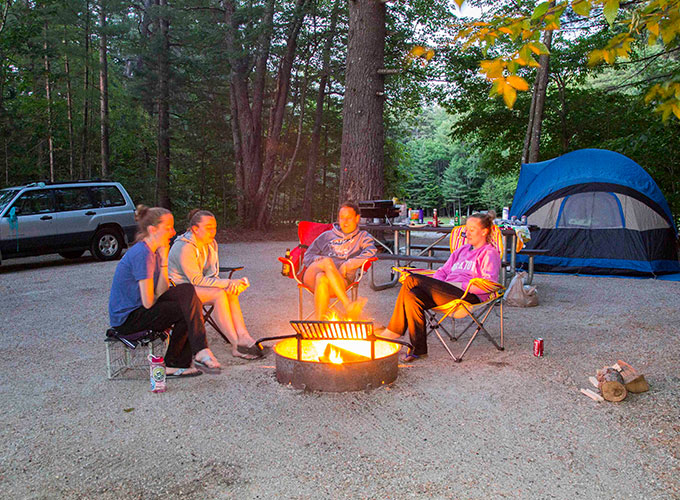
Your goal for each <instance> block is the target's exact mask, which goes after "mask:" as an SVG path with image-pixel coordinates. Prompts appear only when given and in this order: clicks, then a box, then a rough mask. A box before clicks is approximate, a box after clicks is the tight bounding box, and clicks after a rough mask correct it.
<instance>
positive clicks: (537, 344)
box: [534, 339, 543, 356]
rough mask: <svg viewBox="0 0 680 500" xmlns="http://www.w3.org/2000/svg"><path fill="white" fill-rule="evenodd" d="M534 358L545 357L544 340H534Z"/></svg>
mask: <svg viewBox="0 0 680 500" xmlns="http://www.w3.org/2000/svg"><path fill="white" fill-rule="evenodd" d="M534 356H543V339H534Z"/></svg>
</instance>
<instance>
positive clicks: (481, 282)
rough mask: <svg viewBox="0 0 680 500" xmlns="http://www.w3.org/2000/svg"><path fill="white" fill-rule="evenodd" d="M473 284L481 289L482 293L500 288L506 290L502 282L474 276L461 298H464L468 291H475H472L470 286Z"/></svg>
mask: <svg viewBox="0 0 680 500" xmlns="http://www.w3.org/2000/svg"><path fill="white" fill-rule="evenodd" d="M472 286H475V287H477V288H479V289H481V290H482V292H481V293H493V292H497V291H499V290H504V288H503V285H501V284H500V283H496V282H495V281H491V280H487V279H484V278H472V279H471V280H470V282H469V283H468V285H467V287H466V288H465V293H464V294H463V296H462V297H461V299H464V298H465V297H466V296H467V294H468V293H473V292H470V287H472ZM475 295H476V294H475Z"/></svg>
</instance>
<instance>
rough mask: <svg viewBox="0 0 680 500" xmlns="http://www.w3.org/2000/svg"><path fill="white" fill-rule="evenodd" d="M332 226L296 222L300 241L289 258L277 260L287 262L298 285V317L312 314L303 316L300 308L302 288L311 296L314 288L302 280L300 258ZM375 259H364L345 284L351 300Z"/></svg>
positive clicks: (301, 317) (292, 277)
mask: <svg viewBox="0 0 680 500" xmlns="http://www.w3.org/2000/svg"><path fill="white" fill-rule="evenodd" d="M332 227H333V225H332V224H324V223H321V222H309V221H304V220H303V221H300V222H299V223H298V240H299V241H300V243H299V244H298V246H296V247H295V248H294V249H293V250H292V251H291V252H290V259H287V258H286V257H279V261H280V262H281V264H284V265H285V264H288V266H289V269H290V272H289V274H288V277H289V278H291V279H293V280H295V281H296V283H297V286H298V292H299V305H298V315H299V319H307V318H309V317H310V316H311V315H312V314H314V312H313V311H312V312H311V313H309V314H308V315H307V316H305V317H303V308H302V304H303V294H304V292H303V290H306V291H308V292H309V293H310V294H311V295H312V296H313V295H314V290H312V289H311V288H309V287H308V286H307V285H305V284H304V283H303V282H302V276H303V275H304V273H305V269H306V268H304V267H303V266H302V260H303V258H304V256H305V252H306V251H307V248H309V245H311V244H312V243H313V242H314V240H315V239H316V238H317V237H318V236H319V235H320V234H321V233H323V232H325V231H328V230H329V229H332ZM376 260H378V259H377V258H376V257H371V258H370V259H366V262H364V263H363V265H362V266H361V268H360V270H359V273H358V275H357V276H356V277H355V279H354V281H353V282H351V283H349V284H348V285H347V288H346V289H345V290H346V291H347V293H348V294H349V296H350V298H351V300H357V296H358V294H359V283H360V282H361V279H362V278H363V277H364V274H366V271H368V269H370V267H371V265H372V264H373V262H375V261H376ZM338 300H339V299H337V298H336V299H335V300H334V301H333V303H332V304H331V305H330V308H331V309H332V308H333V307H334V306H335V305H336V304H337V303H338Z"/></svg>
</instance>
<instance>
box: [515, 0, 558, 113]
mask: <svg viewBox="0 0 680 500" xmlns="http://www.w3.org/2000/svg"><path fill="white" fill-rule="evenodd" d="M549 8H550V2H543V3H539V4H538V5H537V6H536V8H535V9H534V13H533V14H531V20H532V21H536V20H537V19H540V18H541V17H543V15H544V14H545V13H546V12H548V9H549ZM510 107H512V106H510Z"/></svg>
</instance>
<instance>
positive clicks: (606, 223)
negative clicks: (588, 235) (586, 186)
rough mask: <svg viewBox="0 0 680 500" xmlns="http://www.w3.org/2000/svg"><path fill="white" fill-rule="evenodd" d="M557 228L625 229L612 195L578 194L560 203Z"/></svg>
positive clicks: (596, 193) (601, 193)
mask: <svg viewBox="0 0 680 500" xmlns="http://www.w3.org/2000/svg"><path fill="white" fill-rule="evenodd" d="M561 212H562V213H561V214H560V216H559V220H558V221H557V227H558V228H571V229H620V228H623V227H625V226H624V223H623V219H622V214H621V208H620V206H619V203H618V200H617V198H616V196H614V195H613V194H612V193H603V192H593V193H578V194H574V195H571V196H568V197H567V198H565V199H564V201H563V202H562V207H561Z"/></svg>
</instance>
